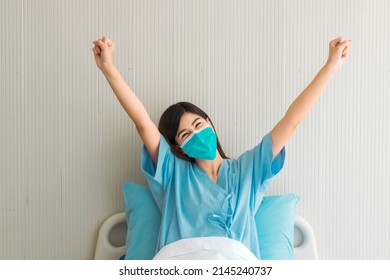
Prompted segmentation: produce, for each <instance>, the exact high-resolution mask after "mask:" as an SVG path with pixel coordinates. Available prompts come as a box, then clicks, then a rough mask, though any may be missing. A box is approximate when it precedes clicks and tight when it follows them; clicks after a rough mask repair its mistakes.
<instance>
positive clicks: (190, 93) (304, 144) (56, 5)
mask: <svg viewBox="0 0 390 280" xmlns="http://www.w3.org/2000/svg"><path fill="white" fill-rule="evenodd" d="M0 3H1V4H0V5H1V6H0V23H1V26H0V31H1V38H2V40H0V47H1V49H0V60H1V65H0V74H1V75H0V90H1V94H0V131H1V136H0V152H1V157H0V203H1V205H0V209H1V212H0V219H1V221H0V222H1V227H0V248H1V250H0V259H90V258H92V257H93V253H94V249H95V244H96V237H97V232H98V229H99V227H100V225H101V223H102V222H103V221H104V220H105V219H106V218H107V217H108V216H110V215H112V214H114V213H116V212H120V211H123V194H122V184H123V182H124V181H135V182H137V183H142V184H145V179H144V178H143V175H142V173H141V170H140V152H141V147H142V143H141V141H140V139H139V137H138V135H137V133H136V130H135V127H134V125H133V123H132V122H131V120H130V119H129V116H128V115H127V113H126V112H125V111H124V110H123V108H122V107H121V106H120V103H119V102H118V100H117V98H116V96H115V94H114V93H113V92H112V90H111V89H110V87H109V85H108V84H107V82H106V80H105V78H104V76H103V75H102V74H101V73H100V72H99V70H98V69H97V68H96V66H95V62H94V58H93V54H92V51H91V48H92V41H93V40H95V39H97V38H99V37H101V36H103V35H107V36H109V37H110V38H112V39H113V40H114V42H115V44H116V50H115V54H114V61H115V64H116V66H117V67H118V69H119V71H120V72H121V73H122V75H123V77H124V79H125V80H126V81H127V82H128V84H129V86H130V87H131V88H132V89H133V90H134V92H135V93H136V94H137V95H138V96H139V97H140V99H141V100H142V101H143V103H144V104H145V107H146V108H147V110H148V111H149V113H150V115H151V118H152V119H153V120H154V121H155V122H156V123H157V122H158V120H159V117H160V115H161V113H162V112H163V111H164V110H165V108H166V107H168V106H169V105H170V104H172V103H174V102H177V101H182V100H187V101H190V102H193V103H195V104H197V105H199V106H200V107H201V108H203V109H204V110H205V111H206V112H207V113H209V115H210V117H211V118H212V120H213V122H214V124H215V126H216V129H217V132H218V135H219V137H220V139H221V142H222V145H223V147H224V149H225V152H226V153H227V154H228V155H229V156H231V157H236V156H238V155H240V154H241V153H242V152H244V151H245V150H247V149H250V148H252V147H253V146H254V145H256V144H257V143H258V142H259V141H260V140H261V138H262V136H264V135H265V133H267V132H269V131H270V130H271V129H272V128H273V126H274V125H275V124H276V123H277V122H278V120H280V118H282V117H283V115H284V113H285V112H286V111H287V109H288V107H289V105H290V104H291V102H293V100H294V99H295V98H296V97H297V95H298V94H299V93H300V92H301V91H302V90H303V89H304V88H305V87H306V86H307V85H308V83H309V82H310V81H311V80H312V79H313V78H314V76H315V75H316V73H317V71H318V70H319V69H320V68H321V67H322V65H323V64H324V63H325V61H326V58H327V55H328V43H329V40H330V39H332V38H335V37H337V36H340V35H343V36H345V37H346V38H351V39H353V45H352V48H351V53H350V57H348V59H347V61H346V63H345V65H344V66H343V68H342V69H341V70H340V71H339V72H338V73H337V75H336V76H335V77H334V79H333V80H332V81H331V83H330V84H329V86H328V87H327V89H326V90H325V92H324V94H323V95H322V96H321V98H320V100H319V101H318V102H317V104H316V105H315V106H314V108H313V109H312V111H311V112H310V113H309V115H308V116H307V117H306V118H305V120H304V121H303V122H302V124H301V125H300V126H299V128H298V130H297V131H296V133H295V135H294V136H293V137H292V139H291V140H290V141H289V143H288V144H287V146H286V149H287V159H286V163H285V167H284V170H283V171H282V172H281V173H280V174H279V175H278V176H277V178H276V179H275V181H274V182H273V184H272V187H271V188H270V190H269V192H268V194H283V193H290V192H293V193H296V194H298V195H300V196H301V201H300V202H299V204H298V207H297V212H298V213H299V214H301V215H303V216H304V217H306V218H307V219H308V220H309V221H310V223H311V224H312V225H313V228H314V231H315V233H316V237H317V243H318V249H319V253H320V257H321V258H322V259H389V258H390V232H389V230H390V204H389V201H390V190H389V186H390V173H389V172H388V170H390V162H389V157H390V148H389V146H388V143H389V142H390V141H389V140H390V139H389V138H390V134H389V131H390V122H389V121H388V119H389V118H390V116H389V111H388V104H389V95H388V90H389V88H390V55H389V52H388V51H387V48H386V46H388V44H389V43H390V34H389V32H388V27H389V26H390V20H389V17H388V14H389V12H390V3H389V2H388V1H386V0H375V1H370V0H357V1H353V0H344V1H336V0H330V1H329V0H315V1H310V0H296V1H287V0H277V1H268V0H267V1H265V0H264V1H263V0H261V1H258V0H244V1H241V0H224V1H222V0H215V1H207V0H200V1H195V0H183V1H182V0H132V1H126V0H115V1H114V0H111V1H106V0H99V1H91V0H88V1H76V0H71V1H60V0H58V1H50V0H34V1H26V0H24V1H22V0H18V1H1V2H0ZM114 238H117V239H118V240H119V239H122V240H123V234H122V235H121V234H120V233H118V234H115V236H114Z"/></svg>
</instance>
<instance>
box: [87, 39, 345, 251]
mask: <svg viewBox="0 0 390 280" xmlns="http://www.w3.org/2000/svg"><path fill="white" fill-rule="evenodd" d="M93 44H94V47H93V53H94V56H95V61H96V64H97V66H98V68H99V69H100V70H101V71H102V73H103V74H104V75H105V77H106V79H107V81H108V82H109V84H110V86H111V88H112V89H113V91H114V93H115V94H116V96H117V98H118V100H119V101H120V103H121V104H122V106H123V108H124V109H125V110H126V112H127V113H128V115H129V116H130V118H131V119H132V120H133V122H134V124H135V126H136V128H137V131H138V133H139V135H140V137H141V139H142V141H143V143H144V148H143V151H142V170H143V172H144V174H145V176H146V179H147V181H148V183H149V186H150V189H151V192H152V194H153V197H154V199H155V200H156V203H157V205H158V207H159V208H160V210H161V213H162V220H161V227H160V234H159V240H158V243H157V249H156V251H159V254H158V255H160V258H167V255H164V254H163V255H162V256H161V252H164V250H165V251H167V250H166V248H172V245H173V246H175V245H176V244H178V242H180V241H181V240H184V241H186V240H191V242H190V243H186V246H190V247H191V246H192V249H193V252H196V253H193V255H192V256H190V258H236V259H239V258H249V259H250V258H251V257H252V256H253V259H255V258H257V259H260V252H259V246H258V241H257V234H256V226H255V222H254V215H255V213H256V211H257V209H258V207H259V205H260V203H261V200H262V198H263V196H264V192H265V190H266V189H267V186H268V185H269V183H270V179H271V178H272V177H273V176H275V175H276V174H277V173H278V172H279V171H280V170H281V169H282V167H283V163H284V157H285V150H284V146H285V144H286V143H287V141H288V140H289V139H290V137H291V136H292V134H293V133H294V132H295V130H296V128H297V126H298V125H299V124H300V123H301V121H302V120H303V118H304V117H305V116H306V115H307V113H308V112H309V110H310V109H311V108H312V106H313V105H314V104H315V102H316V101H317V100H318V98H319V96H320V95H321V93H322V92H323V91H324V89H325V87H326V85H327V84H328V83H329V82H330V80H331V79H332V77H333V75H334V74H335V73H336V72H337V70H338V69H340V67H341V66H342V64H343V62H344V60H345V58H346V57H347V56H348V53H349V46H350V44H351V41H350V40H345V39H344V38H343V37H339V38H336V39H334V40H332V41H331V42H330V43H329V57H328V60H327V62H326V63H325V65H324V66H323V67H322V68H321V70H320V71H319V72H318V74H317V75H316V77H315V78H314V79H313V81H312V82H311V83H310V84H309V85H308V86H307V87H306V88H305V90H304V91H303V92H302V93H301V94H300V95H299V96H298V97H297V98H296V99H295V100H294V102H293V103H292V104H291V106H290V107H289V109H288V110H287V112H286V114H285V116H284V117H283V118H282V119H281V120H280V121H279V122H278V123H277V124H276V126H275V127H274V128H273V129H272V131H271V132H270V133H268V134H267V135H265V136H264V137H263V139H262V141H261V142H260V144H259V145H257V146H256V147H254V148H253V149H252V150H250V151H246V152H245V153H243V154H242V155H241V156H240V157H238V158H237V159H228V158H227V157H226V156H225V154H224V152H223V150H222V147H221V145H220V143H219V141H218V137H217V136H216V132H215V128H214V126H213V124H212V121H211V119H210V118H209V117H208V115H207V114H206V113H205V112H203V111H202V110H201V109H200V108H198V107H196V106H195V105H193V104H191V103H188V102H179V103H177V104H174V105H172V106H170V107H169V108H168V109H167V110H166V111H165V112H164V113H163V115H162V116H161V119H160V122H159V128H157V127H156V125H155V124H154V123H153V122H152V121H151V119H150V117H149V115H148V113H147V111H146V109H145V107H144V106H143V104H142V103H141V101H140V100H139V99H138V97H137V96H136V95H135V94H134V92H133V91H132V90H131V89H130V88H129V86H128V85H127V84H126V82H125V81H124V80H123V78H122V76H121V75H120V73H119V71H118V70H117V68H116V67H115V66H114V64H113V59H112V57H113V52H114V48H115V45H114V43H113V42H112V41H111V40H110V39H108V38H107V37H103V38H101V39H99V40H97V41H94V42H93ZM208 237H212V238H208ZM199 240H201V242H199ZM220 241H221V242H222V244H224V245H223V247H224V248H227V249H226V250H227V251H226V252H228V253H227V255H223V254H224V253H222V256H221V255H219V256H215V255H211V254H210V252H212V251H216V250H218V248H221V244H219V243H218V242H220ZM206 243H207V245H206V247H203V249H205V248H207V250H202V249H199V247H202V246H205V245H204V244H206ZM188 244H190V245H188ZM170 246H171V247H170ZM237 246H238V247H237ZM240 246H241V247H240ZM178 247H183V246H182V245H180V246H178ZM197 248H198V249H199V250H197ZM229 248H230V249H229ZM237 248H239V249H237ZM161 249H162V250H161ZM248 249H249V250H248ZM245 250H246V251H245ZM233 251H234V252H233ZM199 252H203V253H199ZM204 252H209V253H204ZM240 252H241V253H240ZM219 253H220V252H219ZM202 254H203V255H202ZM207 254H209V255H207ZM250 255H251V256H250Z"/></svg>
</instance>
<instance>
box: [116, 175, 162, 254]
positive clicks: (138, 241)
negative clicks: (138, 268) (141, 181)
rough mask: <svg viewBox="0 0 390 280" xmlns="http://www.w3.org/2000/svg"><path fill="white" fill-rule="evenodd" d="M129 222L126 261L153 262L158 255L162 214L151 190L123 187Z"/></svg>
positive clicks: (129, 185)
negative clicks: (157, 248)
mask: <svg viewBox="0 0 390 280" xmlns="http://www.w3.org/2000/svg"><path fill="white" fill-rule="evenodd" d="M123 192H124V199H125V212H126V220H127V235H126V255H125V260H151V259H152V258H153V257H154V255H155V254H156V246H157V239H158V233H159V230H160V221H161V212H160V210H159V209H158V207H157V205H156V203H155V202H154V199H153V197H152V194H151V192H150V190H149V189H147V188H146V187H143V186H141V185H137V184H135V183H131V182H126V183H125V184H124V185H123Z"/></svg>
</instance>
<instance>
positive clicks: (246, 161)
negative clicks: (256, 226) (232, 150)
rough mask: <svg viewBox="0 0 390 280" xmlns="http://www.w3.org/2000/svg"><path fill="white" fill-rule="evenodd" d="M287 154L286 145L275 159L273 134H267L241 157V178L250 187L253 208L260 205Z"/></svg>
mask: <svg viewBox="0 0 390 280" xmlns="http://www.w3.org/2000/svg"><path fill="white" fill-rule="evenodd" d="M285 156H286V150H285V147H283V149H282V150H281V151H280V153H279V154H278V155H277V156H276V158H275V159H274V160H272V157H273V151H272V139H271V134H270V133H268V134H266V135H265V136H264V137H263V139H262V141H261V142H260V143H259V144H258V145H257V146H256V147H254V148H253V149H251V150H249V151H246V152H245V153H243V154H242V155H241V156H240V157H239V158H238V161H239V164H240V170H241V172H240V173H241V174H240V177H241V178H240V179H241V181H242V182H243V183H244V186H245V187H250V191H251V203H252V208H253V209H254V210H256V209H257V208H258V206H259V205H260V202H261V199H262V197H263V196H264V193H265V191H266V190H267V189H268V187H269V185H270V183H271V181H272V178H273V177H274V176H275V175H276V174H278V173H279V171H280V170H281V169H282V168H283V165H284V160H285Z"/></svg>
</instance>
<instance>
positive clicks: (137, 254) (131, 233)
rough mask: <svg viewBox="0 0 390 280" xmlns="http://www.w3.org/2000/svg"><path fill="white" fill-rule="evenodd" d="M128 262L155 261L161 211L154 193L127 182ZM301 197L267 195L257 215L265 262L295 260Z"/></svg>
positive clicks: (125, 198)
mask: <svg viewBox="0 0 390 280" xmlns="http://www.w3.org/2000/svg"><path fill="white" fill-rule="evenodd" d="M123 192H124V200H125V212H126V220H127V236H126V256H125V259H126V260H151V259H152V258H153V257H154V255H155V253H156V246H157V239H158V235H159V229H160V222H161V212H160V210H159V209H158V207H157V204H156V203H155V201H154V199H153V196H152V194H151V192H150V190H149V189H148V188H146V187H144V186H141V185H138V184H135V183H132V182H125V184H124V185H123ZM298 200H299V198H298V196H296V195H294V194H289V195H281V196H266V197H264V198H263V201H262V202H261V204H260V207H259V210H258V211H257V214H256V215H255V221H256V226H257V231H258V232H257V234H258V238H259V246H260V254H261V258H262V259H267V260H269V259H274V260H275V259H292V257H293V252H294V250H293V249H294V248H293V246H294V218H295V205H296V203H297V202H298Z"/></svg>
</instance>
